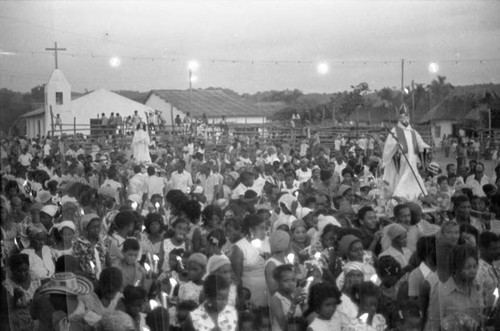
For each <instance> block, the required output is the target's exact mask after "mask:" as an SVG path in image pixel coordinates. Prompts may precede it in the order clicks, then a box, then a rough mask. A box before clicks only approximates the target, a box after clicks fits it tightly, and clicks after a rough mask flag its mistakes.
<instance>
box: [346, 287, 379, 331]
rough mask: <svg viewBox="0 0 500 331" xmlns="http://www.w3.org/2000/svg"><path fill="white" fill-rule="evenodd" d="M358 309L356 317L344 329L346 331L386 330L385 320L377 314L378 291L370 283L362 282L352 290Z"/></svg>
mask: <svg viewBox="0 0 500 331" xmlns="http://www.w3.org/2000/svg"><path fill="white" fill-rule="evenodd" d="M352 293H353V296H354V297H355V298H357V299H356V303H357V305H358V307H359V311H358V315H357V316H356V318H354V319H352V320H351V323H350V324H349V325H348V326H347V327H346V328H345V329H344V330H346V331H379V330H385V329H386V328H387V325H386V322H385V318H384V317H383V316H382V315H380V314H377V308H378V304H379V298H380V289H379V288H378V287H377V286H376V285H375V284H373V283H372V282H362V283H360V284H357V285H354V286H353V288H352Z"/></svg>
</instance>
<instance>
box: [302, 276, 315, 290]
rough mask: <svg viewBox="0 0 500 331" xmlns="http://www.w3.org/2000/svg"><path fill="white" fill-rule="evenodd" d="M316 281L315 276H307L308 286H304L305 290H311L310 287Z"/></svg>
mask: <svg viewBox="0 0 500 331" xmlns="http://www.w3.org/2000/svg"><path fill="white" fill-rule="evenodd" d="M313 281H314V277H313V276H310V277H309V278H307V282H306V286H304V291H305V292H309V287H311V284H312V282H313Z"/></svg>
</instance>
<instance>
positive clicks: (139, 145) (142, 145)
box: [132, 129, 151, 163]
mask: <svg viewBox="0 0 500 331" xmlns="http://www.w3.org/2000/svg"><path fill="white" fill-rule="evenodd" d="M149 144H150V140H149V135H148V133H147V132H146V131H144V130H142V129H140V130H137V131H136V132H135V133H134V139H133V140H132V150H133V152H134V154H133V155H134V160H135V161H136V162H138V163H151V156H150V155H149Z"/></svg>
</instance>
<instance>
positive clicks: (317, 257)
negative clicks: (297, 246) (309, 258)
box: [314, 252, 321, 260]
mask: <svg viewBox="0 0 500 331" xmlns="http://www.w3.org/2000/svg"><path fill="white" fill-rule="evenodd" d="M314 258H315V259H316V260H319V259H320V258H321V253H320V252H316V253H314Z"/></svg>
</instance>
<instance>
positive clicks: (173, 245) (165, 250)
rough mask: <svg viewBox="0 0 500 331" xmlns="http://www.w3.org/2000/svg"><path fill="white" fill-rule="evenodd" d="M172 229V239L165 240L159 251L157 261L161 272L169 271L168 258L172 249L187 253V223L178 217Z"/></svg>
mask: <svg viewBox="0 0 500 331" xmlns="http://www.w3.org/2000/svg"><path fill="white" fill-rule="evenodd" d="M172 227H173V228H174V232H175V235H174V236H173V237H172V238H167V239H165V240H164V241H163V245H162V248H161V250H160V256H159V259H160V265H161V266H162V270H163V272H168V271H169V270H170V265H169V256H170V252H171V251H172V250H173V249H183V250H185V251H187V244H186V235H187V233H188V231H189V222H188V221H187V220H186V219H185V218H182V217H179V218H177V219H176V220H175V221H174V223H173V224H172Z"/></svg>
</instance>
